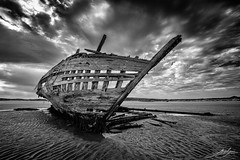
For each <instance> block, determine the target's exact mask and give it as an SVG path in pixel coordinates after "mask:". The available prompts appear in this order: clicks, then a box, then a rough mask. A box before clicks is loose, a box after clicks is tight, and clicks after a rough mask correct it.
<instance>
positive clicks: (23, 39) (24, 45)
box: [0, 25, 62, 64]
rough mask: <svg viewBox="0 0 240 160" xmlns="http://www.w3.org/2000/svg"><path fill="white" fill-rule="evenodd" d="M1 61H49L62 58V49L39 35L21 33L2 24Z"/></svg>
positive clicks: (0, 30) (53, 61)
mask: <svg viewBox="0 0 240 160" xmlns="http://www.w3.org/2000/svg"><path fill="white" fill-rule="evenodd" d="M0 33H1V39H0V52H1V54H0V62H1V63H5V62H13V63H48V64H54V63H56V62H57V61H58V60H60V58H61V56H62V54H61V51H60V50H59V49H58V48H57V47H56V46H55V45H54V44H53V43H51V42H49V41H47V40H46V39H44V38H43V37H40V36H38V35H32V34H30V33H21V32H17V31H13V30H9V29H6V28H5V27H3V26H2V25H0Z"/></svg>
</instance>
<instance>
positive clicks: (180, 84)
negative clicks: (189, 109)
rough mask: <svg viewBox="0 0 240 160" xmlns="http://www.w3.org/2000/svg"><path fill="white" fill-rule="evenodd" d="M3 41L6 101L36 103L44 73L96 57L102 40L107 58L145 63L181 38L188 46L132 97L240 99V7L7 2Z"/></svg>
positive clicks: (220, 3) (1, 79)
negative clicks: (81, 56) (91, 53)
mask: <svg viewBox="0 0 240 160" xmlns="http://www.w3.org/2000/svg"><path fill="white" fill-rule="evenodd" d="M0 34H1V37H0V52H1V54H0V65H2V66H5V68H4V69H3V68H2V69H0V85H1V86H0V94H1V95H4V94H6V95H7V96H11V93H12V95H14V96H16V95H19V94H18V93H20V92H21V91H23V92H24V93H26V95H28V96H29V95H31V93H32V90H31V88H34V84H36V83H37V80H38V79H39V78H40V77H41V76H42V75H43V74H44V73H43V71H44V72H45V71H47V70H48V69H50V68H51V67H52V66H53V65H54V64H56V63H57V62H58V61H60V60H61V59H62V58H65V57H67V56H68V55H71V54H73V53H74V52H75V51H76V49H77V48H80V49H81V50H83V49H84V48H91V49H95V48H96V47H97V45H98V43H99V41H100V39H101V36H102V35H103V34H107V35H108V39H107V40H106V42H105V44H104V46H103V49H102V50H103V52H107V53H115V54H119V55H124V56H128V55H130V56H139V57H140V58H146V59H150V58H151V57H152V56H153V55H154V54H155V53H156V52H157V51H158V50H159V49H160V48H161V47H162V46H163V45H164V44H165V43H166V42H167V41H168V40H170V39H171V38H172V37H174V36H175V35H178V34H181V35H183V42H182V43H181V44H180V45H179V46H177V47H176V48H175V50H174V51H173V52H172V53H170V54H169V55H168V56H167V57H166V58H165V59H164V60H163V61H162V62H161V63H160V64H159V65H157V66H156V67H155V69H154V70H152V71H151V73H149V74H148V75H147V76H146V77H145V78H144V79H143V80H142V81H141V82H140V84H139V85H138V86H137V88H136V89H135V90H134V91H133V92H132V94H131V96H140V97H146V96H148V97H154V98H188V97H191V98H196V97H221V96H232V95H239V93H240V87H239V86H240V81H239V79H240V76H239V74H238V73H239V72H240V45H239V44H240V2H239V1H234V0H233V1H226V0H194V1H192V0H171V1H169V0H151V1H145V0H40V1H38V0H27V1H25V0H19V1H13V0H2V1H1V2H0ZM16 64H17V66H20V67H17V66H16ZM29 65H30V66H32V69H31V70H29V69H27V67H26V66H29ZM35 65H37V66H38V67H35ZM43 66H44V68H43V70H41V71H39V67H43ZM6 67H8V69H6ZM26 77H29V78H26ZM13 93H15V94H13Z"/></svg>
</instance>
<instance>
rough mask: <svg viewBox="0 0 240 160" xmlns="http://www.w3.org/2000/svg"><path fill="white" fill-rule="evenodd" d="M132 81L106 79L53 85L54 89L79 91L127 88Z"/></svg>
mask: <svg viewBox="0 0 240 160" xmlns="http://www.w3.org/2000/svg"><path fill="white" fill-rule="evenodd" d="M129 82H130V81H104V82H101V81H99V82H76V83H68V84H62V85H56V86H53V90H59V91H63V92H66V91H78V90H94V89H101V90H103V91H107V89H108V88H125V87H126V86H127V84H128V83H129Z"/></svg>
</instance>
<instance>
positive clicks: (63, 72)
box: [54, 70, 138, 75]
mask: <svg viewBox="0 0 240 160" xmlns="http://www.w3.org/2000/svg"><path fill="white" fill-rule="evenodd" d="M78 73H79V74H81V73H133V74H134V73H138V72H136V71H120V70H69V71H62V72H58V73H54V75H56V74H58V75H61V74H64V75H66V74H78Z"/></svg>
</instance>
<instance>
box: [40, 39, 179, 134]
mask: <svg viewBox="0 0 240 160" xmlns="http://www.w3.org/2000/svg"><path fill="white" fill-rule="evenodd" d="M105 38H106V36H104V37H103V39H102V41H101V42H100V45H99V47H98V49H97V51H93V50H89V49H87V51H90V52H92V53H94V54H87V53H83V52H82V53H79V52H78V50H77V52H76V54H74V55H72V56H70V57H68V58H66V59H65V60H62V61H61V62H60V63H59V64H57V65H56V66H54V67H53V68H52V69H51V70H50V71H48V72H47V73H46V74H45V75H44V76H43V77H42V78H41V79H40V81H39V83H38V85H37V94H38V95H39V96H41V97H44V98H46V99H48V100H49V101H50V102H51V103H52V109H51V110H52V111H53V112H55V113H57V114H59V115H61V117H66V118H68V119H71V120H73V121H74V122H77V125H78V126H79V127H80V128H81V130H84V131H89V132H103V131H104V130H106V126H112V125H111V123H112V124H114V123H115V122H117V123H118V124H119V123H126V122H130V121H135V120H136V119H141V118H147V117H152V116H153V115H144V116H142V115H139V116H134V117H128V118H127V117H126V118H124V119H123V120H120V121H119V122H118V120H116V121H115V122H109V120H110V119H111V116H112V115H113V114H114V112H115V111H116V109H117V108H118V107H119V106H120V104H121V103H122V102H123V101H124V99H125V98H126V97H127V96H128V94H129V93H130V92H131V91H132V90H133V89H134V87H135V86H136V85H137V84H138V83H139V82H140V80H141V79H142V78H143V77H144V76H145V75H146V74H147V73H148V72H149V71H150V70H151V69H152V68H153V67H154V66H156V65H157V64H158V63H159V62H160V61H161V60H162V59H163V58H164V57H165V56H166V55H167V54H168V53H169V52H170V51H171V49H172V48H174V47H175V46H176V45H177V44H178V43H179V42H180V41H181V36H180V35H178V36H176V37H175V38H173V39H172V40H170V41H169V42H168V43H167V44H166V45H165V46H164V47H163V48H162V49H161V50H160V51H159V52H158V53H157V54H156V55H155V56H154V57H153V58H152V59H151V61H148V60H143V59H138V57H136V58H131V57H123V56H117V55H114V54H105V53H101V52H100V50H101V46H102V44H103V43H104V40H105ZM103 110H105V111H106V113H102V112H101V111H103ZM106 123H108V124H106ZM115 125H116V124H115Z"/></svg>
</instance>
